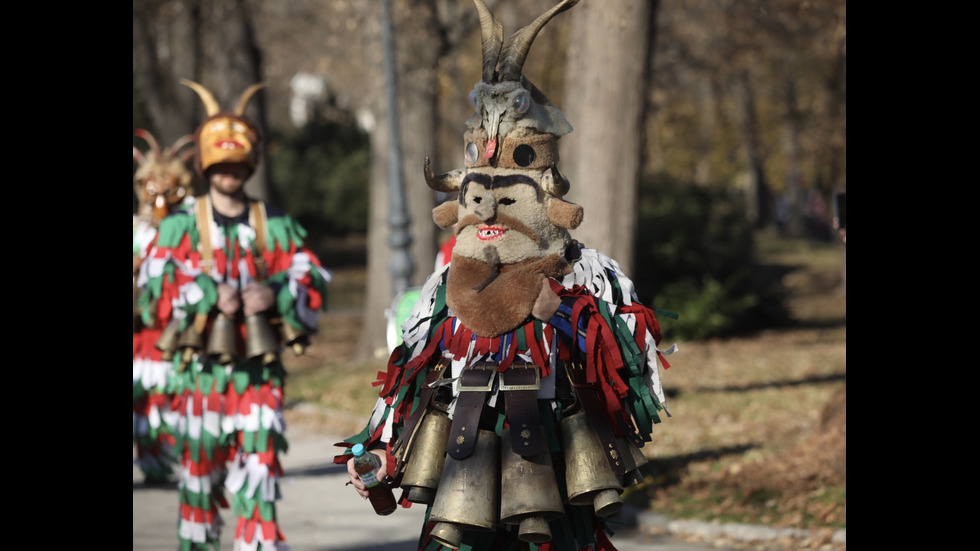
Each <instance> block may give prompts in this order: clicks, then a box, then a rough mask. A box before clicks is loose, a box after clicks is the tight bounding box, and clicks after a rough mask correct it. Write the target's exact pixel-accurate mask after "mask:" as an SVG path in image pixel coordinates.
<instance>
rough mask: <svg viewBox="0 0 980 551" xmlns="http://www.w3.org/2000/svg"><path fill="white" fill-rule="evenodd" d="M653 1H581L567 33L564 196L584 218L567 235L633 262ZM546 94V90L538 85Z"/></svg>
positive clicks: (629, 265)
mask: <svg viewBox="0 0 980 551" xmlns="http://www.w3.org/2000/svg"><path fill="white" fill-rule="evenodd" d="M657 5H658V3H657V2H649V1H648V0H608V1H606V2H602V3H595V2H582V3H580V4H578V5H577V6H576V7H575V8H574V9H572V10H570V12H569V13H570V14H571V20H572V21H571V26H572V32H571V34H570V36H571V39H570V40H569V48H568V64H567V68H566V73H565V91H564V97H565V105H564V106H561V105H559V108H562V109H563V111H564V113H565V116H566V118H568V120H569V122H570V123H571V124H572V127H573V128H574V131H573V132H571V133H570V134H569V135H567V136H565V137H563V138H562V139H561V142H559V143H560V146H561V159H562V162H561V163H559V168H560V169H561V170H562V171H563V172H564V173H565V175H566V176H567V177H568V178H569V181H570V182H571V191H570V193H569V196H568V199H569V200H570V201H572V202H574V203H578V204H580V205H582V206H583V207H584V209H585V217H584V219H583V222H582V225H581V226H580V227H579V228H578V229H577V230H575V231H573V232H572V235H573V237H575V238H576V239H578V240H579V241H581V242H582V243H584V244H585V246H586V247H589V248H594V249H597V250H599V251H600V252H603V253H605V254H607V255H609V256H610V257H612V258H613V259H615V260H616V261H618V262H619V263H620V266H621V267H622V268H623V269H624V270H625V271H626V273H627V274H629V273H631V272H632V269H633V239H634V235H635V233H636V218H637V212H636V194H637V188H638V182H639V174H640V169H641V160H642V156H643V150H644V141H645V140H644V135H645V132H644V128H645V124H644V120H645V109H644V108H645V98H646V94H645V91H646V89H647V83H648V79H649V67H650V63H649V59H650V45H651V43H652V32H653V31H652V29H653V28H654V26H653V22H654V21H655V17H656V10H657ZM545 93H547V90H545Z"/></svg>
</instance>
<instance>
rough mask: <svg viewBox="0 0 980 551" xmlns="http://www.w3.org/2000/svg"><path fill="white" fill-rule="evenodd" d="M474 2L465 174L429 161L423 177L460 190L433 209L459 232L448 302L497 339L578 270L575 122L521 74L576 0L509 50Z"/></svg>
mask: <svg viewBox="0 0 980 551" xmlns="http://www.w3.org/2000/svg"><path fill="white" fill-rule="evenodd" d="M473 2H474V4H475V5H476V8H477V12H478V14H479V16H480V25H481V27H482V31H483V75H482V81H481V82H478V83H477V84H476V85H475V86H474V87H473V90H472V91H471V92H470V94H469V101H470V104H471V105H472V106H473V108H474V114H473V116H471V117H470V118H469V120H467V121H466V127H467V130H466V132H465V134H464V135H463V142H464V147H463V158H464V162H465V167H464V168H461V169H458V170H455V171H452V172H449V173H445V174H440V175H435V174H433V172H432V170H431V168H430V166H429V159H428V158H426V160H425V166H424V170H425V181H426V183H427V184H428V185H429V187H431V188H432V189H434V190H437V191H442V192H445V193H452V192H457V193H458V198H457V200H456V201H455V202H447V203H443V204H442V205H440V206H439V207H436V208H435V210H433V220H435V222H436V224H437V225H438V226H439V227H441V228H443V229H447V228H453V230H454V233H455V234H456V245H455V246H454V248H453V254H452V261H451V263H450V265H449V273H448V275H447V281H446V303H447V304H448V305H449V308H450V309H451V310H452V312H453V313H454V314H455V315H456V317H457V318H458V319H459V320H460V321H461V322H462V323H463V324H464V325H466V327H467V328H469V329H470V330H471V331H473V332H474V333H476V334H477V335H480V336H483V337H495V336H498V335H501V334H503V333H506V332H508V331H511V330H513V329H515V328H516V327H518V326H520V325H522V324H523V323H525V322H527V321H528V319H529V317H530V315H531V309H532V307H533V306H534V302H535V300H536V299H537V297H538V294H539V292H540V290H541V282H542V281H543V280H544V278H546V277H553V278H558V279H560V278H561V277H563V276H565V275H566V274H568V273H569V272H570V271H571V266H570V265H569V263H568V261H567V260H566V257H565V254H566V249H567V248H568V246H569V244H570V243H571V241H572V239H571V235H570V234H569V232H568V230H570V229H575V228H576V227H578V225H579V224H580V223H581V222H582V207H580V206H578V205H575V204H572V203H569V202H567V201H565V200H563V199H562V196H563V195H565V194H566V193H567V192H568V189H569V183H568V180H567V179H566V178H565V177H564V176H562V175H561V173H560V172H559V171H558V138H559V137H561V136H562V135H564V134H566V133H568V132H570V131H571V125H570V124H568V121H566V120H565V118H564V116H563V115H562V114H561V111H559V110H558V108H557V107H555V106H554V105H552V104H551V102H550V101H548V99H547V97H545V95H544V94H543V93H541V91H540V90H538V89H537V88H535V87H534V85H533V84H531V83H530V81H528V80H527V79H526V78H525V77H524V76H523V75H522V74H521V70H522V67H523V65H524V59H525V58H526V56H527V53H528V50H529V49H530V47H531V43H532V42H533V41H534V37H535V36H536V35H537V33H538V31H540V30H541V28H542V27H543V26H544V25H545V24H546V23H547V22H548V21H549V20H550V19H551V18H552V17H554V16H555V15H556V14H558V13H561V12H563V11H565V10H567V9H568V8H570V7H572V6H574V5H575V4H576V3H578V0H563V1H562V2H560V3H559V4H557V5H556V6H554V7H552V8H551V9H550V10H548V11H547V12H545V13H544V14H542V15H541V16H539V17H538V18H537V19H535V20H534V21H533V22H532V23H531V24H530V25H528V26H526V27H524V28H523V29H521V30H519V31H517V32H516V33H514V35H513V36H512V37H511V39H510V40H508V41H507V43H506V44H505V43H504V41H503V35H502V33H503V30H502V27H501V25H500V24H499V23H497V22H496V20H495V19H494V17H493V14H491V13H490V10H489V9H487V6H486V4H484V2H483V0H473Z"/></svg>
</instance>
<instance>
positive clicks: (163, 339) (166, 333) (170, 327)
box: [155, 318, 180, 362]
mask: <svg viewBox="0 0 980 551" xmlns="http://www.w3.org/2000/svg"><path fill="white" fill-rule="evenodd" d="M179 335H180V320H179V319H177V318H174V319H171V320H170V323H169V324H167V326H166V327H164V328H163V331H162V332H160V338H159V339H157V343H156V345H155V346H156V347H157V350H160V352H161V354H160V357H161V358H162V359H163V361H165V362H169V361H170V360H172V359H173V358H174V354H175V353H176V352H177V338H178V337H179Z"/></svg>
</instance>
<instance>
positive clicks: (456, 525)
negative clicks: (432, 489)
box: [429, 430, 500, 549]
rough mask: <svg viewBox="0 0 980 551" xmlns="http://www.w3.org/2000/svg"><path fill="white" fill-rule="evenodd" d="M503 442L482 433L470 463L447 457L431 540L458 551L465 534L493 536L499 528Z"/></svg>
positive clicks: (487, 432)
mask: <svg viewBox="0 0 980 551" xmlns="http://www.w3.org/2000/svg"><path fill="white" fill-rule="evenodd" d="M499 460H500V440H499V439H498V438H497V434H496V433H495V432H494V431H492V430H480V435H479V437H478V438H477V441H476V448H475V449H474V450H473V453H472V454H471V455H470V456H468V457H467V458H466V459H456V458H454V457H452V456H447V457H446V465H445V467H443V469H442V476H441V477H440V478H439V489H438V491H436V498H435V501H434V502H433V503H432V509H431V512H430V515H429V520H430V521H432V522H435V523H436V524H435V526H433V527H432V531H431V532H430V536H431V537H432V539H434V540H436V541H437V542H439V543H440V544H442V545H445V546H447V547H452V548H453V549H458V548H459V545H460V543H461V542H462V540H463V532H464V531H466V530H475V531H479V532H492V531H494V530H496V529H497V526H498V525H499V518H498V513H499V511H500V472H499V471H498V470H497V465H498V461H499Z"/></svg>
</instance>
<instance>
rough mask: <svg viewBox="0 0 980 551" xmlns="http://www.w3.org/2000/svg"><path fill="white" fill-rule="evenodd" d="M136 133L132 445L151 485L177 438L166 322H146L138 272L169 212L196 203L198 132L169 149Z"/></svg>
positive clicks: (163, 476) (165, 468)
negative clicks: (161, 345) (161, 344)
mask: <svg viewBox="0 0 980 551" xmlns="http://www.w3.org/2000/svg"><path fill="white" fill-rule="evenodd" d="M134 135H135V136H136V137H138V138H141V139H142V140H143V141H144V142H145V145H146V146H148V148H147V149H145V150H143V149H140V148H137V147H136V146H135V145H134V146H133V162H135V163H136V165H137V168H136V172H135V173H134V174H133V187H134V190H135V191H136V199H137V204H138V206H137V211H136V214H134V215H133V443H134V444H135V446H136V462H137V464H138V465H139V468H140V471H142V473H143V476H144V477H145V480H146V482H147V483H148V484H159V483H164V482H167V481H168V480H169V477H170V475H171V474H173V466H174V464H175V463H176V459H175V458H174V457H173V444H174V437H173V435H172V434H171V433H170V427H169V424H170V423H169V422H168V419H167V418H168V415H167V414H168V412H169V408H168V402H169V396H170V394H169V391H168V389H167V385H168V382H169V380H170V375H171V374H172V366H171V363H170V362H168V361H166V360H167V359H169V358H164V356H163V353H162V351H161V350H159V349H157V348H156V346H154V345H155V344H156V342H157V339H159V338H160V333H161V331H162V329H163V326H161V325H159V324H158V323H156V320H155V318H153V316H152V314H151V315H150V316H149V317H150V319H151V320H152V321H153V324H151V325H145V324H144V323H143V320H142V316H141V308H140V306H139V304H138V303H139V297H140V293H139V288H138V287H137V276H138V274H139V269H140V265H142V264H143V259H145V258H146V255H147V253H148V252H149V250H150V247H151V246H152V245H153V243H154V242H155V241H156V237H157V228H159V226H160V221H161V220H163V218H164V217H165V216H167V215H168V214H170V213H171V212H173V211H174V210H176V209H177V208H179V207H180V206H181V205H184V204H187V203H188V202H191V201H193V197H192V195H193V193H191V181H192V180H193V175H192V174H191V171H190V170H189V169H188V168H187V162H188V161H189V160H190V158H191V156H193V155H194V149H193V148H191V147H188V146H190V145H193V143H194V136H193V135H191V134H188V135H186V136H182V137H180V138H178V139H177V140H176V141H175V142H174V143H173V144H171V145H170V146H169V147H167V148H162V147H160V142H158V141H157V139H156V138H155V137H154V136H153V135H152V134H150V132H148V131H147V130H144V129H142V128H137V129H136V130H135V131H134Z"/></svg>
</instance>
